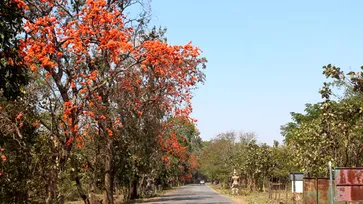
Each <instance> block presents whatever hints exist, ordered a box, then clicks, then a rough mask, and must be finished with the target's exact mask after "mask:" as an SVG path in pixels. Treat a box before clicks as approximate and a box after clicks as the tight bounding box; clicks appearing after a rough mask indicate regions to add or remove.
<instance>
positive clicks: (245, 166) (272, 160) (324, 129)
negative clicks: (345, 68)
mask: <svg viewBox="0 0 363 204" xmlns="http://www.w3.org/2000/svg"><path fill="white" fill-rule="evenodd" d="M323 74H324V75H325V76H326V77H327V81H326V82H324V83H322V84H323V87H322V89H321V90H320V92H319V93H320V94H321V96H322V101H321V102H319V103H316V104H306V108H305V112H304V113H296V112H292V113H291V118H292V121H291V122H289V123H287V124H284V125H282V126H281V134H282V135H283V137H284V141H283V144H279V143H278V142H277V141H274V143H273V145H267V144H265V143H260V142H258V140H257V138H256V135H255V134H254V133H243V132H242V133H241V132H225V133H221V134H218V135H217V136H216V137H214V138H213V139H212V140H211V141H209V142H205V143H204V147H203V150H202V153H201V159H200V161H201V168H200V169H201V172H202V173H203V174H204V175H206V176H207V178H208V179H209V180H210V181H211V182H212V183H213V184H218V186H219V187H220V188H222V189H225V190H222V192H230V187H231V178H232V175H233V170H234V169H236V170H237V172H238V176H239V177H240V180H239V183H240V192H241V194H242V197H244V200H245V201H246V202H250V203H254V202H255V201H254V200H256V199H257V200H259V202H264V201H265V197H266V196H264V195H266V194H267V195H268V192H269V190H270V183H283V184H284V187H283V188H286V185H288V183H289V173H290V172H303V173H304V174H305V176H309V177H328V168H327V165H328V162H329V161H332V163H333V166H334V167H359V166H362V165H363V152H362V151H361V150H362V147H363V136H362V132H363V126H362V124H363V123H362V122H363V100H362V99H363V94H362V92H363V83H362V81H363V78H362V76H363V72H350V73H348V74H345V73H343V72H342V71H341V69H340V68H338V67H336V66H333V65H327V66H324V67H323ZM217 188H218V187H217ZM258 197H260V198H258ZM257 203H258V202H257Z"/></svg>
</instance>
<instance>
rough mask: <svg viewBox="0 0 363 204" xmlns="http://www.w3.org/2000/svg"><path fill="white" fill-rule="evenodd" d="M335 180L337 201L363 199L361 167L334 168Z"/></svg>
mask: <svg viewBox="0 0 363 204" xmlns="http://www.w3.org/2000/svg"><path fill="white" fill-rule="evenodd" d="M335 182H336V183H335V184H336V191H335V198H336V200H337V201H338V202H353V201H363V168H336V169H335Z"/></svg>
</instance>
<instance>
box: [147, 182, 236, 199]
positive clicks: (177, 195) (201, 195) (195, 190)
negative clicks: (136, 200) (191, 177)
mask: <svg viewBox="0 0 363 204" xmlns="http://www.w3.org/2000/svg"><path fill="white" fill-rule="evenodd" d="M143 203H150V204H166V203H172V204H181V203H183V204H184V203H193V204H200V203H203V204H207V203H209V204H217V203H225V204H226V203H230V204H235V202H233V201H232V200H230V199H228V198H227V197H225V196H222V195H220V194H218V193H216V192H215V191H213V190H212V189H211V188H210V187H208V186H206V185H198V184H193V185H186V186H182V187H179V188H177V189H175V190H173V191H171V192H169V193H167V194H166V195H164V196H161V197H158V198H157V199H153V200H151V201H144V202H143Z"/></svg>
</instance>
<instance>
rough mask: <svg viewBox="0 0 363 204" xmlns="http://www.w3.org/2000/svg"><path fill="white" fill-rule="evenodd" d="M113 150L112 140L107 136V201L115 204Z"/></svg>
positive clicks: (109, 203) (108, 203)
mask: <svg viewBox="0 0 363 204" xmlns="http://www.w3.org/2000/svg"><path fill="white" fill-rule="evenodd" d="M112 160H113V149H112V138H111V137H108V136H107V144H106V159H105V171H106V172H105V190H106V193H105V201H106V203H107V204H113V203H114V201H113V162H112Z"/></svg>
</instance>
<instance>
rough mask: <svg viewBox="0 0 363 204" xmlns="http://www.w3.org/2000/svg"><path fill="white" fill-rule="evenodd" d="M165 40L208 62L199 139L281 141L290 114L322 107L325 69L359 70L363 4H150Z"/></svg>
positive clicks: (242, 0) (206, 0) (267, 0)
mask: <svg viewBox="0 0 363 204" xmlns="http://www.w3.org/2000/svg"><path fill="white" fill-rule="evenodd" d="M151 7H152V15H153V16H152V17H153V20H152V24H153V25H158V26H163V27H166V28H167V29H168V32H167V37H168V42H169V43H171V44H186V43H188V42H189V41H192V42H193V44H194V45H196V46H198V47H200V48H201V49H202V50H203V54H202V55H203V56H204V57H206V58H207V59H208V64H207V69H206V70H205V73H206V75H207V80H206V83H205V84H204V85H200V86H199V89H198V90H196V91H194V94H195V96H194V98H193V101H192V102H193V114H192V117H194V118H196V119H198V123H197V127H198V129H199V131H200V132H201V137H202V139H203V140H209V139H211V138H213V137H214V136H216V135H217V134H218V133H221V132H225V131H244V132H255V133H256V134H257V138H258V140H259V141H261V142H266V143H268V144H272V142H273V140H278V141H282V140H283V137H282V136H281V135H280V126H281V125H283V124H286V123H287V122H289V121H290V119H291V117H290V112H303V111H304V107H305V104H306V103H316V102H319V101H321V96H320V94H319V93H318V91H319V89H320V88H321V87H322V84H323V82H324V80H325V77H324V76H323V75H322V66H324V65H327V64H329V63H332V64H335V65H337V66H339V67H341V68H342V69H343V70H346V71H349V70H353V71H357V70H359V69H360V66H361V65H362V64H363V57H362V54H363V12H362V9H363V1H361V0H355V1H351V0H346V1H341V0H318V1H317V0H304V1H293V0H284V1H283V0H274V1H271V0H249V1H247V0H225V1H217V0H178V1H177V0H152V3H151Z"/></svg>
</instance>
